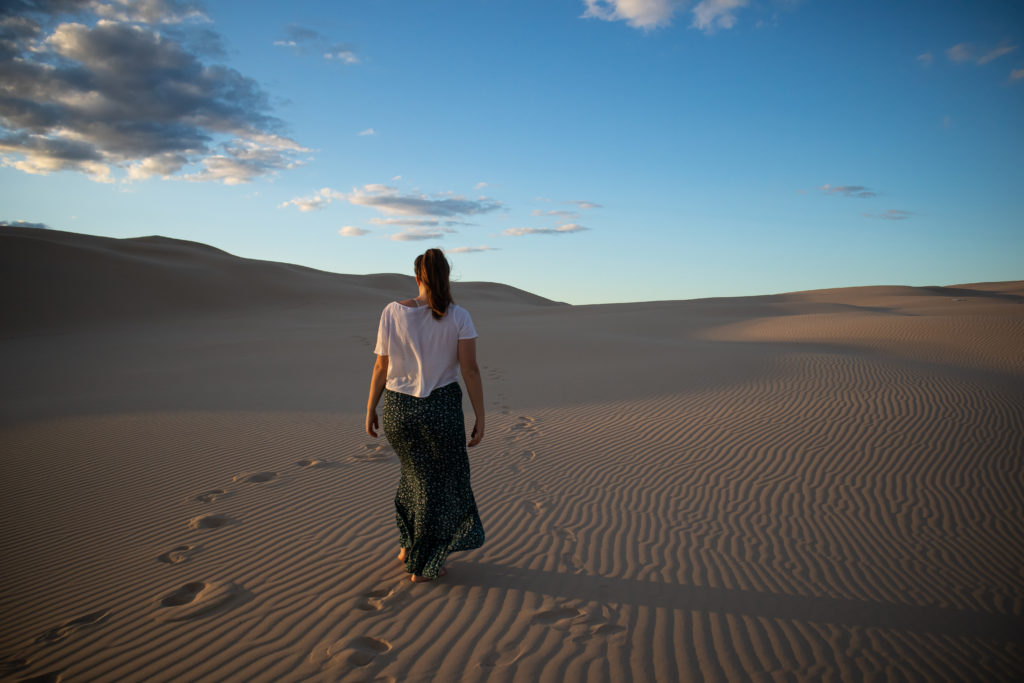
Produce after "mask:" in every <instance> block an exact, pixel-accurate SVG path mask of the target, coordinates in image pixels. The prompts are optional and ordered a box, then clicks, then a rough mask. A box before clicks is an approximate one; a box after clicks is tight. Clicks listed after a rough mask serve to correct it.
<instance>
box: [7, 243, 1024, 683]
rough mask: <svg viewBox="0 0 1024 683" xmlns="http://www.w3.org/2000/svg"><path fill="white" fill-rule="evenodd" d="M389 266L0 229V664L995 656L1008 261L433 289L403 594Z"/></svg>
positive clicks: (1016, 336)
mask: <svg viewBox="0 0 1024 683" xmlns="http://www.w3.org/2000/svg"><path fill="white" fill-rule="evenodd" d="M413 291H414V290H413V286H412V280H411V278H409V277H406V276H401V275H371V276H349V275H336V274H330V273H323V272H319V271H315V270H311V269H308V268H301V267H298V266H290V265H286V264H278V263H270V262H260V261H251V260H246V259H240V258H237V257H234V256H231V255H229V254H226V253H224V252H221V251H218V250H216V249H213V248H211V247H208V246H205V245H200V244H195V243H189V242H182V241H178V240H169V239H166V238H157V237H152V238H141V239H136V240H112V239H107V238H99V237H89V236H84V235H75V234H71V233H62V232H57V231H43V230H33V229H16V228H2V229H0V313H2V319H0V320H2V322H0V377H2V378H3V382H2V386H3V388H2V390H0V466H2V477H0V482H2V484H0V486H2V489H0V506H2V507H0V514H2V518H3V526H2V532H0V552H2V557H3V567H2V572H0V675H2V674H7V675H8V676H10V678H11V679H14V680H19V679H27V678H31V677H34V676H42V675H48V676H50V679H49V680H67V681H75V680H99V681H179V680H189V681H225V680H231V681H306V680H308V681H336V680H337V681H350V680H351V681H369V680H382V681H383V680H391V681H427V680H438V681H457V680H459V681H462V680H464V681H483V680H487V681H512V680H516V681H552V682H560V681H627V680H632V681H675V680H687V681H688V680H710V681H743V680H761V681H769V680H773V681H775V680H778V681H788V680H808V681H817V680H842V681H853V680H856V681H861V680H884V679H895V680H902V679H910V680H945V679H959V680H1015V679H1016V680H1020V679H1021V678H1024V541H1022V539H1024V463H1022V458H1024V341H1022V340H1024V305H1022V304H1024V282H1004V283H984V284H964V285H957V286H953V287H927V288H913V287H867V288H853V289H836V290H822V291H814V292H800V293H793V294H782V295H773V296H763V297H745V298H729V299H705V300H698V301H665V302H652V303H640V304H615V305H601V306H567V305H561V304H558V303H556V302H551V301H548V300H546V299H542V298H540V297H537V296H534V295H531V294H529V293H526V292H522V291H520V290H516V289H514V288H511V287H506V286H503V285H496V284H489V283H470V282H466V283H458V284H457V285H456V289H455V296H456V298H457V300H458V301H459V302H460V303H461V304H463V305H464V306H466V307H467V308H468V309H469V310H470V311H471V312H472V314H473V317H474V321H475V323H476V326H477V329H478V330H479V332H480V335H481V336H480V340H479V342H478V344H479V356H480V361H481V364H482V368H483V371H484V378H485V379H484V381H485V393H486V397H487V405H488V410H489V413H488V423H487V424H488V427H487V435H486V439H485V441H484V443H483V444H481V445H480V446H479V447H477V448H474V449H472V450H471V452H470V460H471V465H472V468H473V486H474V490H475V492H476V496H477V501H478V503H479V507H480V511H481V516H482V518H483V521H484V527H485V530H486V532H487V542H486V544H485V545H484V547H483V548H481V549H479V550H475V551H471V552H467V553H458V554H455V555H453V556H452V557H451V559H450V562H449V565H448V568H449V573H448V575H447V576H446V577H444V578H443V579H442V580H441V581H439V582H437V583H434V584H423V585H414V584H412V583H411V582H409V581H408V579H407V577H406V575H405V574H404V572H403V569H402V567H401V565H400V564H399V563H398V562H397V561H396V560H395V558H394V555H395V553H396V551H397V547H396V546H397V532H396V529H395V527H394V522H393V507H392V499H393V495H394V487H395V484H396V482H397V477H398V464H397V461H396V459H395V457H394V454H393V453H392V452H391V450H390V448H389V447H388V446H387V444H386V442H385V441H384V440H383V439H377V440H374V439H371V438H370V437H368V436H367V435H365V434H364V433H363V429H362V425H363V407H364V405H365V400H366V392H367V387H368V381H369V373H370V367H371V365H372V362H373V355H372V341H373V337H374V335H375V332H376V325H377V320H378V316H379V314H380V309H381V308H382V307H383V305H384V304H385V303H387V302H388V301H390V300H393V299H395V298H400V297H405V296H408V295H409V294H410V293H411V292H413ZM467 411H468V405H467Z"/></svg>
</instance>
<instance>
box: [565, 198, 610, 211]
mask: <svg viewBox="0 0 1024 683" xmlns="http://www.w3.org/2000/svg"><path fill="white" fill-rule="evenodd" d="M566 204H575V205H576V206H578V207H580V208H581V209H583V210H584V211H586V210H588V209H600V208H602V206H601V205H600V204H596V203H594V202H587V201H583V200H582V199H571V200H569V201H568V202H566Z"/></svg>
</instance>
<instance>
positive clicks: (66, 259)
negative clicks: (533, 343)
mask: <svg viewBox="0 0 1024 683" xmlns="http://www.w3.org/2000/svg"><path fill="white" fill-rule="evenodd" d="M454 290H455V291H454V293H455V294H456V295H457V297H458V298H459V299H460V300H464V301H465V302H466V303H467V304H469V303H475V302H481V303H497V304H511V305H525V306H554V305H557V302H554V301H550V300H548V299H545V298H543V297H539V296H536V295H534V294H530V293H529V292H524V291H522V290H519V289H516V288H514V287H509V286H507V285H501V284H497V283H491V282H480V283H476V282H466V283H456V284H455V286H454ZM410 291H412V292H413V294H415V284H414V282H413V278H412V276H411V275H397V274H381V275H342V274H338V273H328V272H325V271H320V270H315V269H312V268H306V267H304V266H297V265H292V264H288V263H277V262H273V261H258V260H254V259H246V258H241V257H238V256H234V255H232V254H229V253H227V252H225V251H221V250H220V249H216V248H214V247H210V246H208V245H205V244H200V243H198V242H189V241H186V240H177V239H171V238H168V237H159V236H151V237H137V238H131V239H114V238H110V237H96V236H92V235H82V234H77V233H71V232H62V231H58V230H42V229H37V228H21V227H13V226H0V319H2V323H0V334H11V333H17V332H25V331H38V330H47V329H65V328H75V327H79V326H82V325H87V326H95V325H103V324H107V323H110V322H113V321H129V320H153V319H161V318H164V319H165V318H168V317H179V316H194V315H211V314H218V313H223V312H225V311H234V312H245V311H250V312H251V311H260V310H265V309H273V308H294V307H318V306H327V307H330V306H336V307H345V308H351V307H359V306H361V305H380V304H381V303H382V302H386V301H388V300H389V299H393V298H399V297H400V298H405V297H407V296H409V292H410Z"/></svg>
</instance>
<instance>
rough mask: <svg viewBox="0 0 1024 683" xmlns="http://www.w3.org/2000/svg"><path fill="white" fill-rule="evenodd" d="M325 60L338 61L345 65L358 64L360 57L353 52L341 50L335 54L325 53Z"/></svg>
mask: <svg viewBox="0 0 1024 683" xmlns="http://www.w3.org/2000/svg"><path fill="white" fill-rule="evenodd" d="M324 59H337V60H338V61H340V62H344V63H345V64H358V63H359V57H357V56H356V53H355V52H353V51H352V50H346V49H340V50H334V51H333V52H325V53H324Z"/></svg>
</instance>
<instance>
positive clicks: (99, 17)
mask: <svg viewBox="0 0 1024 683" xmlns="http://www.w3.org/2000/svg"><path fill="white" fill-rule="evenodd" d="M72 18H73V19H77V20H79V21H87V20H92V22H93V23H92V24H91V25H87V24H85V23H78V22H76V21H68V19H72ZM202 20H205V16H204V15H202V13H201V12H200V11H199V10H198V9H197V7H196V6H195V5H194V4H192V3H188V2H173V1H172V0H147V1H146V2H137V3H135V2H133V3H129V2H126V1H122V0H113V1H110V2H101V1H99V0H94V1H92V2H70V1H63V2H36V3H0V24H2V26H3V33H4V39H3V40H0V60H2V62H3V70H4V74H3V79H4V96H3V98H0V161H2V163H3V165H5V166H10V167H13V168H16V169H19V170H21V171H24V172H26V173H36V174H46V173H50V172H53V171H59V170H71V171H77V172H81V173H85V174H87V175H88V176H90V177H91V178H92V179H94V180H97V181H103V182H110V181H112V180H114V179H115V178H114V176H113V171H114V170H117V169H122V170H124V171H126V176H125V177H126V178H127V179H128V180H141V179H144V178H148V177H151V176H160V177H184V178H187V179H189V180H211V181H220V182H224V183H228V184H235V183H243V182H248V181H250V180H252V179H254V178H257V177H261V176H265V175H269V174H274V173H276V172H278V171H280V170H284V169H288V168H293V167H294V166H296V165H299V164H301V163H302V161H301V159H300V157H299V155H301V154H303V153H306V152H309V151H310V150H308V149H305V148H304V147H302V146H301V145H299V144H298V143H297V142H295V141H294V140H292V139H290V138H287V137H284V136H283V135H282V134H281V129H282V128H283V122H281V121H280V120H279V119H277V118H275V117H274V116H272V115H271V113H270V98H269V97H268V96H267V94H266V93H265V92H264V91H263V89H262V88H261V87H260V85H259V84H258V83H257V82H256V81H254V80H252V79H250V78H247V77H246V76H243V75H242V74H241V73H239V72H238V71H236V70H234V69H231V68H229V67H226V66H220V65H216V64H208V63H205V62H204V60H203V59H202V58H201V57H200V54H199V52H197V51H196V50H197V49H199V48H193V47H190V45H193V43H194V44H197V45H198V44H207V45H209V44H211V39H210V36H211V35H213V36H215V34H213V33H212V32H210V31H207V30H206V29H203V31H204V32H205V33H204V34H203V36H199V37H198V39H197V40H196V41H191V40H190V39H189V35H190V34H189V31H190V30H191V29H189V28H188V26H183V27H181V28H180V29H179V30H177V31H176V32H166V31H161V30H158V29H157V28H155V27H154V26H153V24H159V23H175V24H181V23H182V22H195V21H202ZM175 36H178V37H175ZM214 42H215V41H214ZM187 167H192V168H191V169H187ZM186 169H187V170H190V171H191V172H190V173H186V174H185V175H183V176H179V175H178V174H179V173H180V172H182V171H183V170H186Z"/></svg>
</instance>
